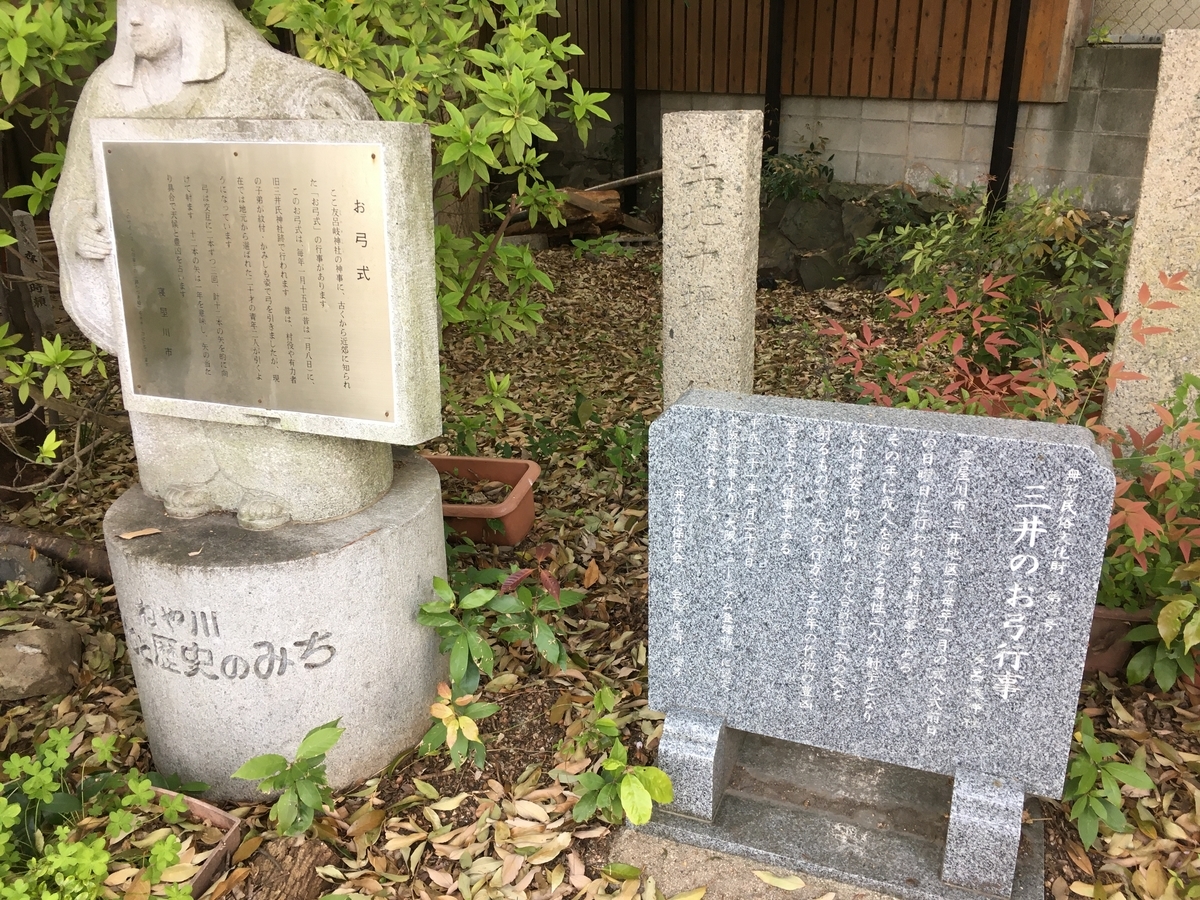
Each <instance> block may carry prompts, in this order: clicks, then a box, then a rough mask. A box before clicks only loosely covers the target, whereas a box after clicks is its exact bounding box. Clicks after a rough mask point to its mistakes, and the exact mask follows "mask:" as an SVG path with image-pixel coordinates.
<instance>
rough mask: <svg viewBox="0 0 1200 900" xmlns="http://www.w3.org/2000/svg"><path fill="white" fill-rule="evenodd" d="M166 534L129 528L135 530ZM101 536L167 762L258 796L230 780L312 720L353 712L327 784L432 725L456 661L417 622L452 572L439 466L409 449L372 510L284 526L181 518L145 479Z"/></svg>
mask: <svg viewBox="0 0 1200 900" xmlns="http://www.w3.org/2000/svg"><path fill="white" fill-rule="evenodd" d="M148 528H157V529H160V532H159V533H157V534H149V535H146V536H143V537H136V538H129V539H125V538H122V537H120V535H122V534H128V533H130V532H137V531H142V530H144V529H148ZM104 537H105V540H106V542H107V544H108V552H109V557H110V560H111V563H112V571H113V581H114V583H115V585H116V590H117V597H118V600H119V602H120V607H121V618H122V620H123V622H124V625H125V640H126V643H127V645H128V648H129V654H130V659H131V660H132V663H133V674H134V679H135V680H136V682H137V686H138V692H139V694H140V696H141V702H142V713H143V715H144V716H145V720H146V731H147V735H148V736H149V740H150V749H151V751H152V753H153V755H154V765H155V768H156V769H158V771H160V772H163V773H178V774H179V775H180V776H181V777H182V778H183V779H184V780H185V781H188V780H198V781H203V782H206V783H207V784H209V785H210V786H211V790H210V791H209V793H208V795H207V796H209V797H211V798H213V799H220V800H225V799H243V798H249V797H254V796H257V791H256V786H255V785H254V784H253V783H251V782H247V781H240V780H233V779H231V778H230V777H229V776H230V774H231V773H232V772H234V771H235V770H236V769H237V768H238V767H239V766H241V765H242V763H244V762H245V761H246V760H248V759H249V758H250V757H252V756H258V755H259V754H263V753H278V754H280V755H282V756H286V757H288V758H289V759H291V758H292V756H293V754H294V753H295V751H296V747H297V746H298V745H299V743H300V741H301V739H302V738H303V737H304V735H305V734H306V733H307V732H308V731H309V729H311V728H313V727H315V726H317V725H321V724H323V723H325V722H328V721H330V720H332V719H336V718H339V717H340V718H341V724H342V725H343V726H344V727H345V728H346V732H345V734H343V735H342V738H341V740H340V741H339V742H338V744H337V746H336V747H334V749H333V750H332V751H331V752H330V754H329V757H328V761H327V765H328V774H329V781H330V783H331V784H332V785H334V786H335V787H344V786H347V785H349V784H352V783H354V782H356V781H358V780H361V779H365V778H369V777H370V776H371V775H373V774H375V773H376V772H377V771H378V770H379V769H381V768H382V767H383V766H385V765H387V763H388V762H390V761H391V760H392V759H393V758H394V757H395V756H396V755H397V754H398V753H399V752H400V751H402V750H404V749H405V748H407V747H411V746H412V745H413V744H415V743H417V741H419V740H420V738H421V735H422V734H423V733H424V731H425V729H426V728H428V726H429V703H430V702H431V700H432V699H433V698H434V695H435V692H436V686H437V683H438V681H439V680H441V679H442V678H444V677H445V672H446V664H445V661H444V659H443V658H442V657H441V656H440V654H439V653H438V650H437V637H436V635H435V633H434V631H433V630H432V629H430V628H427V627H425V626H423V625H418V624H417V620H416V617H417V611H418V610H417V608H418V606H419V605H420V604H421V603H424V602H426V601H427V600H429V599H430V598H431V597H432V580H433V577H434V576H435V575H436V576H441V577H443V578H444V577H445V575H446V553H445V539H444V535H443V531H442V509H441V490H440V485H439V481H438V475H437V472H436V471H434V469H433V467H432V466H431V465H430V464H429V463H427V462H425V461H424V460H422V459H420V458H419V457H414V456H410V457H408V458H406V459H403V460H400V461H398V462H397V463H396V473H395V480H394V482H393V484H392V488H391V490H390V491H389V492H388V493H387V494H385V495H384V496H383V498H382V499H380V500H379V501H378V502H377V503H375V504H374V505H373V506H371V507H368V508H367V509H365V510H363V511H362V512H360V513H357V514H355V515H353V516H348V517H346V518H344V519H339V520H337V521H334V522H325V523H321V524H318V525H286V526H283V527H281V528H277V529H275V530H274V531H267V532H250V531H246V530H244V529H242V528H239V527H238V525H237V521H236V519H235V518H234V516H233V515H231V514H227V513H216V514H210V515H207V516H202V517H200V518H197V519H171V518H168V517H167V516H166V515H165V514H164V513H163V507H162V504H161V503H160V502H158V501H157V500H154V499H152V498H150V497H148V496H147V495H146V494H145V493H144V492H143V491H142V489H141V488H139V487H134V488H131V489H130V490H129V491H127V492H126V493H125V494H124V495H123V496H122V497H121V498H120V499H119V500H118V501H117V502H116V503H114V504H113V506H112V508H111V509H110V510H109V512H108V515H107V516H105V518H104Z"/></svg>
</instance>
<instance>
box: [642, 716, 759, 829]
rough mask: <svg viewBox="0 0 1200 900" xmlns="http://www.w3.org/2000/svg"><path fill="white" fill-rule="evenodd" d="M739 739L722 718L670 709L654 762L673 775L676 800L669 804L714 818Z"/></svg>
mask: <svg viewBox="0 0 1200 900" xmlns="http://www.w3.org/2000/svg"><path fill="white" fill-rule="evenodd" d="M740 742H741V734H740V733H739V732H736V731H734V730H733V729H731V728H726V727H725V722H724V720H722V719H718V718H715V717H713V716H709V715H706V714H704V713H700V712H696V711H695V710H690V709H673V710H670V711H669V712H668V713H667V717H666V719H665V720H664V722H663V733H662V738H661V739H660V740H659V743H658V761H657V762H656V763H655V765H657V766H658V767H659V768H660V769H662V770H663V771H664V772H666V773H667V774H668V775H670V776H671V784H672V785H673V787H674V790H675V800H674V802H672V803H671V804H669V805H668V806H667V807H666V808H667V809H669V810H671V811H672V812H676V813H679V814H680V815H684V816H691V817H693V818H696V819H703V820H704V821H706V822H711V821H712V820H713V819H714V818H715V817H716V814H717V808H718V807H719V806H720V805H721V795H722V794H723V793H724V792H725V786H726V785H727V784H728V783H729V773H730V772H731V771H732V769H733V764H734V762H735V760H736V759H737V751H738V745H739V744H740Z"/></svg>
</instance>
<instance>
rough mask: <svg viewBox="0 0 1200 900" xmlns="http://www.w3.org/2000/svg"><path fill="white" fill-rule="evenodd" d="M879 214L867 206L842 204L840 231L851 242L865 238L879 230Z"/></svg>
mask: <svg viewBox="0 0 1200 900" xmlns="http://www.w3.org/2000/svg"><path fill="white" fill-rule="evenodd" d="M879 224H880V222H879V214H878V213H877V212H875V210H873V209H871V207H869V206H864V205H860V204H858V203H844V204H842V229H843V230H844V231H845V232H846V236H847V237H848V238H850V240H852V241H858V240H861V239H862V238H865V237H866V236H867V235H868V234H874V233H875V232H876V231H878V230H879Z"/></svg>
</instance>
